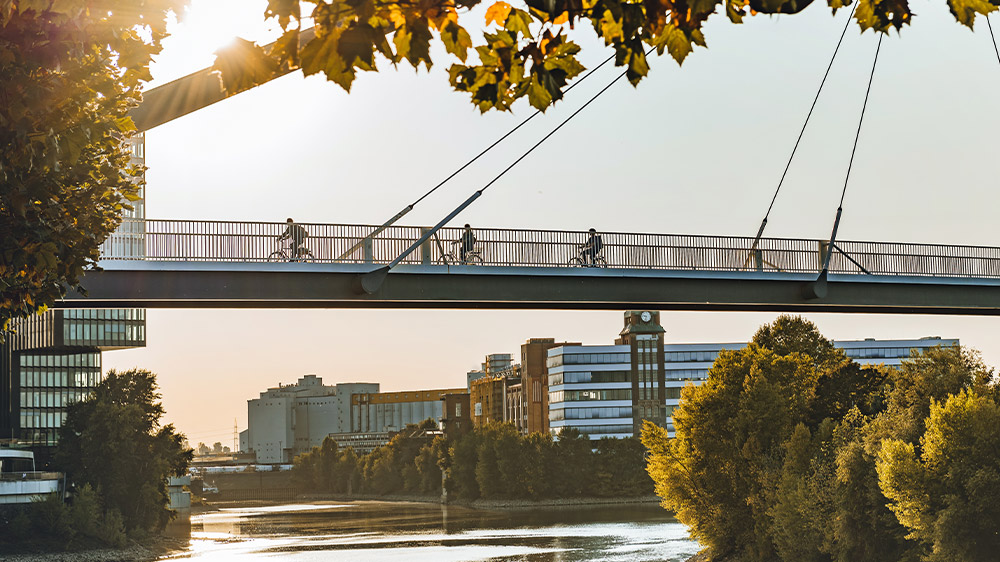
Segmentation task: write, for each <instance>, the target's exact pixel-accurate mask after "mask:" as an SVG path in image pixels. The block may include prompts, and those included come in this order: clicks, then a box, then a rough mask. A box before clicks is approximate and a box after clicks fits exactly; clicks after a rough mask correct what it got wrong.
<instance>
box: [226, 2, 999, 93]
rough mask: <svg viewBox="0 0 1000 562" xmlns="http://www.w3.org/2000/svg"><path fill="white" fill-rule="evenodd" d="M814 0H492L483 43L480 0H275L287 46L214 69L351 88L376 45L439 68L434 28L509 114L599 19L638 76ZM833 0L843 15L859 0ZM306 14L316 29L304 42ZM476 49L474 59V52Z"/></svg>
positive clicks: (901, 20)
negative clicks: (572, 37) (468, 20)
mask: <svg viewBox="0 0 1000 562" xmlns="http://www.w3.org/2000/svg"><path fill="white" fill-rule="evenodd" d="M812 1H813V0H702V1H692V0H656V1H642V2H640V1H638V0H544V1H543V0H526V5H525V6H523V8H527V9H519V7H515V6H512V5H511V4H509V3H508V2H506V1H504V0H492V3H489V6H488V8H487V9H486V12H485V28H484V29H483V34H482V40H483V41H482V43H481V44H479V45H475V44H474V43H473V40H472V37H471V36H470V35H469V32H468V31H466V29H465V28H464V27H463V26H462V25H460V24H459V19H458V12H459V10H460V9H467V8H472V7H474V6H478V5H479V4H481V3H482V2H481V0H458V1H453V0H424V1H422V2H418V3H400V2H396V1H395V0H305V1H304V2H301V3H300V2H289V1H287V0H271V1H270V2H269V3H268V9H267V10H266V12H265V17H266V18H275V19H277V20H278V24H279V25H280V26H281V28H282V29H283V30H284V31H285V33H284V35H283V36H282V38H281V39H280V40H279V41H278V43H277V44H275V46H274V47H273V48H271V49H270V50H269V51H265V50H264V49H263V48H261V47H257V46H254V45H250V44H249V43H241V44H239V45H238V46H236V47H234V48H232V49H230V50H227V51H224V52H220V53H218V55H219V58H218V59H217V61H216V68H218V69H220V70H221V71H222V75H223V81H224V83H225V85H226V88H227V89H228V90H229V92H230V93H236V92H238V91H241V90H244V89H247V88H250V87H253V86H254V85H257V84H260V83H263V82H266V81H267V80H270V79H271V78H272V77H273V76H274V74H275V71H276V70H277V69H279V68H280V69H286V68H293V69H294V68H301V69H302V70H303V72H304V73H305V74H306V75H311V74H317V73H323V74H325V75H326V77H327V79H328V80H332V81H333V82H336V83H337V84H339V85H340V86H341V87H342V88H344V89H345V90H348V91H350V88H351V85H352V84H353V83H354V80H355V78H356V77H357V71H358V70H361V71H377V68H376V61H377V59H378V57H376V54H377V55H381V56H382V57H384V58H385V60H387V61H388V62H390V63H391V64H393V65H396V64H398V63H400V62H403V61H406V62H407V63H408V64H410V65H411V66H413V67H414V68H415V69H419V67H420V66H421V65H423V66H424V67H426V68H430V67H431V64H432V61H431V56H430V45H431V43H432V42H433V41H434V40H435V37H437V38H438V39H439V40H440V41H441V43H442V44H443V46H444V48H445V51H446V52H447V53H448V54H449V55H450V56H452V57H454V59H457V61H458V62H456V63H454V64H452V65H451V67H450V68H449V72H448V74H449V82H450V83H451V85H452V87H453V88H454V89H455V90H457V91H459V92H466V93H468V94H469V96H470V100H471V102H472V104H473V105H475V106H476V107H478V108H479V109H480V111H483V112H486V111H488V110H490V109H498V110H501V111H508V110H510V108H511V107H512V105H513V103H514V102H515V101H517V100H518V99H521V98H523V97H525V96H526V97H527V98H528V102H529V103H530V104H531V105H532V106H533V107H536V108H538V109H541V110H545V109H546V108H548V107H550V106H551V105H552V104H553V103H555V102H557V101H559V100H560V99H562V97H563V92H564V91H565V89H566V87H567V86H568V84H569V82H570V80H572V79H573V78H574V77H576V76H578V75H579V74H580V73H581V72H582V71H583V70H584V68H583V65H581V64H580V62H579V60H578V59H577V55H578V53H579V51H580V47H579V46H578V45H577V44H575V43H573V42H572V41H569V40H568V39H567V38H566V31H567V29H573V28H575V27H576V25H577V24H586V25H587V26H588V27H590V28H592V29H593V31H594V33H595V34H596V35H597V36H598V37H600V38H601V39H603V40H604V42H605V44H606V45H607V46H609V47H611V48H612V49H613V50H614V53H615V64H616V65H617V66H622V67H625V69H626V76H627V77H628V79H629V81H630V82H631V83H632V84H633V85H637V84H638V83H639V82H640V81H641V80H642V79H643V78H644V77H645V76H646V75H647V74H648V73H649V70H650V68H649V62H648V60H647V59H646V55H647V52H650V51H652V50H655V51H656V52H657V54H658V55H662V54H663V53H664V52H668V53H669V54H670V56H671V57H673V59H674V60H675V61H677V63H678V64H681V63H683V62H684V60H685V59H686V58H687V56H688V55H690V54H691V53H692V52H693V50H694V47H696V46H698V47H706V46H707V42H706V40H705V35H704V33H703V28H704V25H705V22H707V21H708V19H709V18H711V17H713V16H716V15H721V14H725V16H726V17H727V18H728V19H729V21H731V22H732V23H734V24H739V23H742V22H743V18H744V17H746V16H751V15H757V14H760V13H763V14H796V13H798V12H801V11H802V10H803V9H805V8H806V7H807V6H809V5H810V4H811V3H812ZM946 1H947V3H948V7H949V8H950V9H951V12H952V14H953V15H954V16H955V19H956V20H957V21H958V22H959V23H961V24H963V25H967V26H969V27H970V28H971V27H972V25H973V23H974V21H975V17H976V16H977V15H986V14H989V13H991V12H993V11H996V10H997V7H998V6H1000V0H946ZM828 4H829V7H830V8H831V9H832V10H833V11H834V12H836V11H837V10H838V9H840V8H843V7H845V6H849V5H850V4H851V0H828ZM720 7H721V8H722V9H720ZM303 8H305V9H306V12H305V13H303ZM854 17H855V19H856V21H857V24H858V26H859V28H860V29H861V31H865V30H867V29H873V30H875V31H876V32H880V33H888V31H889V30H891V29H895V30H897V31H898V30H900V29H901V28H902V26H903V25H906V24H909V23H910V21H911V20H912V19H913V13H912V11H911V10H910V6H909V0H858V7H857V10H856V12H855V16H854ZM305 21H308V22H309V23H310V24H312V25H314V27H315V30H316V34H315V38H314V39H311V40H309V41H307V42H305V43H304V44H302V45H301V46H299V33H300V31H301V30H302V26H303V22H305ZM306 25H309V24H306ZM477 27H479V26H477ZM390 37H391V40H390V39H389V38H390ZM470 49H474V52H475V55H476V56H475V57H474V58H475V59H477V60H475V61H470V60H469V58H470V57H469V50H470Z"/></svg>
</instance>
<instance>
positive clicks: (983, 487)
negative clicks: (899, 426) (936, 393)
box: [877, 389, 1000, 562]
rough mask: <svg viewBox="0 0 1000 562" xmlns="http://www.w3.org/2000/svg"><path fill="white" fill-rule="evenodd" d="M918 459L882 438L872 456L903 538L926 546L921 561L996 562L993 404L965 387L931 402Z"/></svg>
mask: <svg viewBox="0 0 1000 562" xmlns="http://www.w3.org/2000/svg"><path fill="white" fill-rule="evenodd" d="M920 445H921V448H922V451H921V452H920V453H919V454H918V452H917V448H916V447H915V446H914V445H913V444H912V443H906V442H904V441H901V440H887V441H886V442H885V443H884V445H883V447H882V450H881V452H880V453H879V456H878V462H877V469H878V476H879V485H880V486H881V488H882V491H883V492H884V493H885V496H886V497H887V498H888V499H889V501H890V504H889V507H890V508H891V509H892V511H893V513H895V514H896V516H897V517H898V519H899V521H900V523H902V524H903V525H904V526H905V527H906V528H907V529H909V530H910V531H911V534H910V535H909V536H910V537H911V538H914V539H916V540H919V541H921V542H923V543H924V544H926V545H928V546H929V547H930V554H929V555H928V556H927V557H926V560H928V561H931V562H939V561H941V562H943V561H946V560H948V561H951V560H963V561H969V562H973V561H984V562H985V561H987V560H996V556H997V552H998V551H1000V531H998V523H1000V503H998V502H997V498H1000V405H998V404H997V402H996V401H994V400H993V399H992V397H990V396H984V395H979V394H977V393H976V392H975V391H974V390H971V389H965V390H962V391H960V392H959V393H958V394H955V395H952V396H950V397H949V398H948V399H947V401H945V402H944V403H943V404H942V403H940V402H937V401H934V402H933V403H932V405H931V410H930V416H929V417H928V419H927V429H926V431H925V432H924V434H923V435H922V436H921V438H920Z"/></svg>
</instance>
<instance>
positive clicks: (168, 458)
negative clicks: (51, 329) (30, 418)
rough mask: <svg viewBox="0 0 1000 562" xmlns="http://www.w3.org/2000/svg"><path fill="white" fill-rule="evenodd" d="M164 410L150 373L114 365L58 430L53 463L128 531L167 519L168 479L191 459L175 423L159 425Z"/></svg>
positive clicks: (72, 407) (69, 411) (74, 406)
mask: <svg viewBox="0 0 1000 562" xmlns="http://www.w3.org/2000/svg"><path fill="white" fill-rule="evenodd" d="M162 415H163V406H162V405H161V403H160V395H159V393H158V392H157V385H156V376H155V375H154V374H153V373H151V372H149V371H146V370H142V369H132V370H128V371H124V372H117V371H114V370H111V371H109V372H108V375H107V377H106V378H105V379H104V380H103V381H101V383H100V384H99V385H98V386H97V388H95V389H94V392H93V393H91V394H90V396H88V397H87V398H85V399H84V400H82V401H80V402H76V403H74V404H72V405H70V407H69V408H68V409H67V417H66V421H65V423H64V425H63V427H62V429H61V431H60V436H59V444H58V445H57V447H56V453H55V463H56V465H57V466H59V467H60V468H61V469H62V470H63V471H64V472H66V475H67V478H68V479H69V480H70V481H71V482H75V483H76V484H77V485H81V486H82V485H84V484H90V485H91V486H93V487H94V488H95V489H96V490H98V492H99V493H100V495H101V496H102V497H103V498H104V504H105V507H106V508H107V509H109V510H116V511H118V513H119V514H121V516H122V518H123V520H124V524H125V528H126V529H127V530H128V531H129V532H133V531H136V530H152V529H158V528H161V527H162V526H163V525H165V524H166V523H167V521H168V520H169V519H170V517H171V512H170V510H169V509H167V504H168V502H169V498H168V496H167V477H168V476H170V475H182V474H184V473H185V472H186V471H187V467H188V464H189V463H190V461H191V458H192V451H191V450H190V449H185V448H184V447H183V446H182V444H181V440H182V439H183V436H182V435H180V434H178V433H176V432H175V431H174V427H173V425H163V426H161V425H160V418H161V417H162ZM112 460H113V462H112Z"/></svg>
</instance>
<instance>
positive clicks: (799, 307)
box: [60, 221, 1000, 314]
mask: <svg viewBox="0 0 1000 562" xmlns="http://www.w3.org/2000/svg"><path fill="white" fill-rule="evenodd" d="M303 226H304V227H305V228H306V229H307V230H308V231H309V236H308V238H307V239H306V242H305V245H306V246H307V247H308V248H309V250H310V251H311V252H312V254H313V257H312V258H311V259H310V260H309V261H308V262H288V261H281V262H268V256H269V254H270V253H271V252H273V251H274V250H275V247H276V240H275V239H276V237H277V236H278V235H279V234H280V233H281V232H282V231H283V230H284V228H285V225H284V224H283V223H245V222H241V223H237V222H196V221H145V222H131V223H126V224H124V225H123V227H122V228H120V229H119V230H118V231H117V232H116V233H115V234H114V235H112V237H111V238H110V239H109V240H108V241H107V242H106V243H105V245H104V248H103V253H102V260H101V266H102V268H103V271H93V272H88V273H87V274H86V275H85V277H84V279H83V285H84V287H86V288H87V290H88V292H89V297H82V296H80V295H77V294H69V295H67V298H66V299H65V300H64V301H63V302H62V303H60V306H72V307H86V306H139V307H209V306H210V307H437V308H451V307H490V308H576V309H622V308H655V309H662V310H695V309H697V310H787V311H806V310H812V311H843V312H901V313H949V314H997V313H1000V248H992V247H969V246H945V245H931V244H900V243H883V242H838V244H837V246H838V247H839V249H840V250H842V251H843V252H842V253H841V252H836V251H835V252H834V254H833V255H832V256H831V260H830V276H829V291H828V293H827V294H826V295H823V296H822V297H821V298H815V295H814V294H813V295H809V296H806V295H807V294H808V291H805V289H806V288H807V287H808V286H809V284H810V283H811V282H812V281H814V280H815V279H816V277H817V274H818V270H819V268H820V264H821V263H822V257H823V255H824V254H823V252H825V251H826V249H827V245H826V244H825V243H824V242H822V241H820V240H804V239H775V238H765V239H762V240H761V241H760V244H759V246H758V247H757V248H753V239H752V238H748V237H746V238H744V237H713V236H688V235H664V234H631V233H603V234H602V238H603V241H604V249H603V251H602V253H601V254H602V257H604V258H605V260H606V261H607V267H606V268H595V267H572V266H569V265H567V262H568V261H569V260H570V259H571V258H573V257H575V256H578V255H579V246H580V244H582V243H583V242H584V241H585V240H586V238H587V234H586V233H585V232H559V231H538V230H506V229H476V230H475V234H476V236H477V238H478V241H479V242H478V244H477V248H476V249H477V250H478V251H479V254H480V256H481V257H482V259H483V264H484V265H454V264H453V261H454V257H451V258H449V257H448V253H449V252H452V253H457V252H454V251H453V250H454V248H451V247H450V244H451V241H454V240H457V239H458V238H459V237H460V236H461V229H442V231H441V232H440V233H439V236H438V237H436V238H432V239H431V240H430V241H428V242H427V243H426V244H424V245H423V246H421V247H419V248H418V249H417V251H415V252H414V253H413V254H412V255H410V256H408V257H407V258H406V259H404V260H403V262H402V263H401V264H400V265H399V266H397V267H396V268H394V269H393V270H392V272H391V273H390V274H389V275H388V276H387V277H386V279H385V282H384V283H382V284H381V285H380V286H379V287H378V289H377V290H375V291H374V292H373V293H372V294H367V293H364V292H363V291H359V290H358V278H359V275H361V274H364V273H367V272H371V271H373V270H376V269H378V268H379V267H382V265H383V264H386V263H388V262H390V261H391V260H393V259H395V258H396V257H397V256H398V255H400V254H401V253H402V252H403V251H404V250H405V249H406V248H408V247H409V246H410V245H411V244H413V243H414V241H416V240H417V239H418V238H419V237H420V235H421V234H422V232H424V230H423V229H421V228H420V227H391V228H389V229H386V230H385V231H384V232H382V233H380V234H378V235H377V236H374V237H369V235H370V234H371V233H372V232H373V231H375V229H376V228H377V227H375V226H364V225H318V224H304V225H303ZM810 296H811V297H813V298H809V297H810Z"/></svg>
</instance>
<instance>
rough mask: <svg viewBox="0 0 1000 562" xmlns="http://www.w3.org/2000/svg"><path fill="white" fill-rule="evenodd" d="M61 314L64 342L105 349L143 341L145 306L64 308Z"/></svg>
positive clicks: (141, 343)
mask: <svg viewBox="0 0 1000 562" xmlns="http://www.w3.org/2000/svg"><path fill="white" fill-rule="evenodd" d="M62 315H63V316H62V320H63V321H62V340H63V345H66V346H83V347H100V348H104V349H114V348H125V347H142V346H145V345H146V311H145V310H144V309H135V308H111V309H93V308H84V309H72V310H64V311H62Z"/></svg>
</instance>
